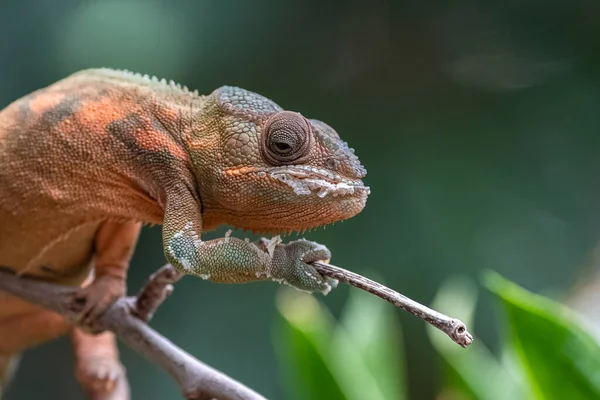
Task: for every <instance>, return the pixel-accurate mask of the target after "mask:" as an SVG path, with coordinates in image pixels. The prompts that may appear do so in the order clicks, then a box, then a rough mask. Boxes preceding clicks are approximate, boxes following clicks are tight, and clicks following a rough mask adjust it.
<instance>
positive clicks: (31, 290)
mask: <svg viewBox="0 0 600 400" xmlns="http://www.w3.org/2000/svg"><path fill="white" fill-rule="evenodd" d="M164 268H165V267H163V269H161V270H159V272H158V273H156V274H155V275H154V276H155V277H160V278H161V279H162V283H160V282H159V283H154V281H153V280H150V282H149V283H148V284H147V287H151V289H149V290H148V291H144V290H143V291H142V293H146V294H147V295H148V296H151V293H159V294H160V293H163V294H164V292H165V288H166V287H167V285H166V284H165V282H166V281H168V279H166V280H165V279H164V278H165V274H164V272H165V271H164ZM161 271H163V272H162V273H161ZM172 277H174V278H176V276H172ZM153 286H154V288H152V287H153ZM161 286H162V288H163V290H155V289H156V288H159V289H160V287H161ZM0 290H4V291H6V292H9V293H11V294H13V295H15V296H18V297H20V298H22V299H23V300H25V301H28V302H30V303H34V304H37V305H40V306H42V307H44V308H47V309H50V310H53V311H55V312H58V313H59V314H61V315H63V316H64V317H65V318H67V319H68V320H70V321H75V320H76V318H77V315H78V314H77V312H76V311H74V310H72V309H71V307H70V306H71V298H72V296H73V294H74V293H75V291H76V290H77V289H76V288H70V287H64V286H59V285H54V284H50V283H46V282H42V281H39V280H36V279H33V278H27V277H17V276H15V275H14V274H13V273H12V272H9V271H7V270H3V269H0ZM165 297H166V296H163V297H162V298H160V299H156V300H151V299H147V300H148V301H147V302H146V304H147V305H150V306H149V307H148V308H147V309H146V310H147V311H148V313H147V314H146V315H147V316H150V315H152V313H153V310H154V307H155V306H158V304H160V302H161V301H162V300H164V298H165ZM137 303H138V299H137V297H122V298H120V299H119V300H117V302H116V303H115V304H113V305H112V306H111V307H110V308H109V309H108V310H107V311H106V312H105V313H104V314H103V315H102V316H101V317H100V318H99V319H98V321H97V326H98V327H100V328H102V329H106V330H110V331H112V332H114V333H115V334H117V336H119V338H120V339H121V340H122V341H123V342H125V343H126V344H128V345H129V346H130V347H132V348H133V349H135V350H136V351H137V352H139V353H140V354H142V355H144V356H145V357H146V358H148V359H149V360H151V361H152V362H154V363H155V364H157V365H158V366H159V367H160V368H162V369H163V370H165V371H166V372H167V373H168V374H169V375H171V377H172V378H173V379H174V380H175V381H176V382H177V384H178V385H179V386H180V388H181V390H182V392H183V395H184V396H185V398H187V399H199V400H211V399H218V400H264V397H263V396H261V395H259V394H258V393H256V392H254V391H253V390H252V389H249V388H248V387H246V386H244V385H243V384H241V383H239V382H237V381H235V380H234V379H232V378H230V377H228V376H227V375H225V374H223V373H222V372H219V371H217V370H215V369H213V368H212V367H209V366H208V365H206V364H204V363H202V362H200V361H198V360H197V359H195V358H194V357H192V356H191V355H189V354H188V353H186V352H185V351H184V350H182V349H181V348H179V347H178V346H176V345H175V344H173V343H172V342H171V341H169V340H168V339H167V338H165V337H164V336H162V335H161V334H159V333H158V332H156V331H155V330H154V329H152V328H151V327H150V326H148V324H146V323H145V322H144V321H142V320H140V319H139V318H137V317H136V316H135V315H134V314H133V312H132V309H135V307H136V304H137ZM142 312H145V311H142Z"/></svg>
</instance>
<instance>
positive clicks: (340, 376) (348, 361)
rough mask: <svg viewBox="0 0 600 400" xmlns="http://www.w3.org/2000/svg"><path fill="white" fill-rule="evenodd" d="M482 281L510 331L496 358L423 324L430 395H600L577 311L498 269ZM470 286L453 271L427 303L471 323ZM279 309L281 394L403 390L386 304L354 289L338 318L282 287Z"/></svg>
mask: <svg viewBox="0 0 600 400" xmlns="http://www.w3.org/2000/svg"><path fill="white" fill-rule="evenodd" d="M485 283H486V286H487V287H488V288H489V289H490V290H491V291H492V292H493V293H494V294H495V295H496V296H497V299H498V300H499V302H500V303H501V304H502V306H503V309H504V318H503V326H504V327H505V328H506V329H505V330H506V333H507V336H506V337H505V342H504V344H503V347H502V348H501V349H500V356H499V357H497V356H495V355H494V354H492V352H491V351H490V350H489V349H488V348H487V347H486V346H485V344H483V343H482V342H481V341H480V340H478V339H477V338H475V342H474V343H473V344H472V345H471V346H470V347H469V348H467V349H463V348H460V347H458V346H457V345H456V344H455V343H454V342H452V341H451V340H450V339H449V338H448V337H447V336H446V335H445V334H444V333H442V332H440V331H439V330H437V329H436V328H434V327H432V326H428V327H427V328H428V329H427V330H428V334H429V339H430V341H431V343H432V344H433V345H434V347H435V348H436V350H437V351H438V353H439V355H440V356H441V358H442V359H443V360H444V368H443V369H442V372H443V375H444V379H443V381H444V383H443V384H442V387H441V389H440V393H439V395H438V397H437V398H438V399H440V400H442V399H443V400H446V399H452V400H514V399H519V400H528V399H531V400H564V399H586V400H590V399H599V398H600V390H599V389H600V386H599V383H600V380H599V378H600V375H598V372H599V371H600V345H599V343H598V342H597V341H596V340H595V339H594V338H593V337H592V335H591V334H590V333H589V332H588V331H587V330H586V328H584V327H583V325H582V323H581V321H580V319H579V317H577V314H576V313H575V312H574V311H573V310H570V309H568V308H566V307H565V306H564V305H562V304H561V303H558V302H555V301H553V300H550V299H548V298H546V297H542V296H540V295H536V294H533V293H531V292H529V291H527V290H525V289H523V288H521V287H519V286H517V285H516V284H514V283H512V282H510V281H508V280H506V279H505V278H502V277H501V276H500V275H497V274H495V273H491V272H489V273H488V274H487V275H486V279H485ZM476 292H477V290H476V287H475V286H474V285H473V283H472V282H471V281H469V280H466V279H452V280H449V281H448V282H446V283H445V284H444V285H443V287H442V288H441V290H440V291H439V293H438V294H437V296H436V299H435V301H434V304H433V306H434V307H435V308H437V309H438V310H441V309H445V310H448V312H449V313H450V312H451V313H453V315H461V319H463V321H464V322H466V323H467V325H468V326H469V325H471V324H472V323H473V310H474V304H475V303H476V301H477V293H476ZM279 311H280V313H281V316H282V318H281V322H280V324H279V325H278V327H277V328H278V329H277V332H276V334H277V339H278V340H277V341H276V343H277V345H278V347H279V354H280V365H281V368H282V370H283V373H284V376H285V382H287V384H288V386H287V389H288V392H287V397H286V398H289V399H328V400H329V399H330V400H358V399H365V398H368V399H388V400H389V399H398V400H401V399H405V398H407V397H406V393H407V390H406V378H405V375H404V372H405V371H404V369H405V365H404V363H405V360H404V359H403V357H402V356H401V352H400V351H399V345H400V344H401V336H400V330H399V326H398V324H399V322H398V320H397V317H396V315H395V314H394V313H393V312H392V310H391V307H390V306H389V305H388V304H386V303H384V302H383V301H381V300H379V299H377V298H375V297H373V296H371V295H368V294H364V293H361V292H358V291H356V292H353V293H352V294H351V296H350V299H349V300H348V304H346V306H345V307H344V314H343V316H342V317H341V319H340V320H339V321H336V320H335V319H334V318H333V317H332V316H331V315H330V314H329V312H328V311H327V309H326V308H325V307H324V306H323V305H322V304H321V302H319V301H317V300H316V299H314V298H313V297H308V296H307V295H304V294H298V293H292V292H287V291H286V293H283V294H282V295H281V297H280V302H279ZM457 313H458V314H457ZM431 378H432V380H433V379H435V376H431Z"/></svg>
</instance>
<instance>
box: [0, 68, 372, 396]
mask: <svg viewBox="0 0 600 400" xmlns="http://www.w3.org/2000/svg"><path fill="white" fill-rule="evenodd" d="M365 174H366V171H365V169H364V168H363V167H362V166H361V165H360V162H359V161H358V158H357V157H356V156H355V155H354V154H353V150H352V149H350V148H349V147H348V146H347V145H346V143H344V142H343V141H341V140H340V138H339V136H338V135H337V133H336V132H335V131H334V130H333V129H332V128H330V127H329V126H327V125H326V124H324V123H323V122H320V121H317V120H308V119H306V118H304V117H302V116H301V115H300V114H298V113H295V112H290V111H284V110H282V109H281V108H280V107H279V106H278V105H277V104H275V103H273V102H272V101H271V100H268V99H266V98H264V97H262V96H260V95H257V94H255V93H252V92H248V91H245V90H243V89H239V88H233V87H222V88H219V89H217V90H215V91H214V92H213V93H211V94H210V95H207V96H200V95H198V94H196V93H190V92H189V91H187V89H183V88H181V87H179V86H178V85H175V84H174V83H166V82H160V81H158V80H156V79H151V78H149V77H142V76H141V75H134V74H132V73H129V72H124V71H114V70H109V69H92V70H86V71H81V72H79V73H76V74H73V75H71V76H69V77H67V78H65V79H63V80H61V81H59V82H57V83H55V84H53V85H51V86H49V87H47V88H44V89H41V90H38V91H36V92H34V93H32V94H30V95H27V96H25V97H23V98H21V99H19V100H17V101H15V102H14V103H12V104H10V105H9V106H8V107H6V108H5V109H4V110H2V111H0V221H1V222H0V266H5V267H7V268H10V269H12V270H14V271H16V272H17V273H19V274H24V275H31V276H36V277H39V278H42V279H45V280H48V281H52V282H56V283H60V284H63V285H74V286H80V285H82V283H83V281H84V280H85V278H86V277H87V276H88V275H89V273H90V271H91V270H92V268H93V271H94V276H95V278H94V280H93V282H92V283H91V284H90V285H87V286H85V287H83V288H82V289H81V291H80V292H79V294H78V296H77V297H78V299H80V300H81V299H83V300H85V308H84V311H83V313H82V320H83V321H84V322H86V323H92V322H93V320H94V319H95V318H97V317H98V316H99V315H101V313H102V312H103V311H105V310H106V308H107V307H108V306H110V304H112V303H113V302H114V301H115V300H116V299H117V298H118V297H119V296H121V295H123V294H124V288H125V277H126V271H127V267H128V264H129V260H130V258H131V255H132V253H133V251H134V248H135V244H136V241H137V238H138V234H139V230H140V227H141V225H142V224H162V225H163V246H164V250H165V256H166V258H167V260H168V261H169V262H170V263H171V264H173V265H174V266H175V267H176V268H177V269H179V270H180V271H182V272H184V273H186V274H191V275H196V276H199V277H202V278H203V279H210V280H212V281H215V282H229V283H242V282H249V281H256V280H264V279H271V280H275V281H278V282H282V283H286V284H289V285H291V286H294V287H296V288H298V289H301V290H306V291H315V290H318V291H322V292H324V293H327V292H328V291H329V290H330V289H331V288H332V287H334V286H335V284H336V282H335V281H332V280H330V279H327V278H324V277H322V276H321V275H319V274H318V273H317V272H316V270H314V268H312V266H310V265H309V262H311V261H315V260H321V259H328V258H330V253H329V251H328V250H327V248H326V247H324V246H322V245H319V244H316V243H314V242H309V241H306V240H297V241H294V242H291V243H288V244H282V243H281V241H280V240H279V238H278V237H276V238H274V239H272V240H262V241H260V242H259V243H250V242H248V241H245V240H240V239H237V238H233V237H229V236H227V237H226V238H223V239H217V240H213V241H208V242H204V241H202V240H201V239H200V234H201V232H202V231H207V230H211V229H214V228H216V227H217V226H219V225H221V224H224V223H227V224H231V225H234V226H236V227H241V228H245V229H251V230H255V231H259V232H270V233H276V232H288V231H300V230H304V229H307V228H313V227H317V226H321V225H325V224H328V223H332V222H335V221H339V220H343V219H346V218H350V217H352V216H354V215H356V214H357V213H359V212H360V211H361V210H362V209H363V207H364V206H365V203H366V199H367V196H368V193H369V189H368V188H367V187H365V186H364V185H363V183H362V181H361V179H362V177H363V176H364V175H365ZM75 300H76V299H74V301H75ZM40 321H42V322H40ZM36 327H38V328H37V329H36ZM70 329H71V328H70V327H69V325H68V324H67V323H66V322H65V321H63V320H62V319H61V318H59V317H58V316H56V315H54V314H52V313H49V312H47V311H43V310H41V309H39V308H37V307H35V306H33V305H31V304H28V303H26V302H23V301H21V300H19V299H16V298H14V297H11V296H9V295H7V294H4V293H0V355H11V354H18V353H19V352H21V351H22V350H24V349H27V348H29V347H31V346H34V345H36V344H39V343H42V342H44V341H46V340H49V339H52V338H54V337H56V336H59V335H62V334H64V333H66V332H67V331H69V330H70ZM28 332H29V333H28ZM31 332H35V334H32V333H31ZM74 335H75V336H74V339H75V345H76V347H77V344H78V343H86V344H85V346H82V348H81V349H79V350H78V351H76V353H77V354H78V356H80V357H81V358H82V359H85V357H86V354H87V353H86V348H90V347H93V346H92V345H91V344H90V343H93V340H94V339H93V337H90V338H91V339H90V338H85V336H83V337H84V339H83V340H82V339H81V335H86V334H85V333H83V332H82V331H77V332H76V333H74ZM88 339H90V340H88ZM98 346H105V347H106V348H107V349H109V350H110V348H111V347H114V341H112V339H111V340H106V339H105V338H104V339H102V341H101V340H100V339H98ZM96 353H98V352H96ZM108 353H109V354H111V355H110V356H109V357H108V358H109V361H110V362H113V364H114V366H115V370H116V369H117V368H120V365H119V364H118V355H117V353H116V351H113V352H112V353H111V351H108ZM113 353H114V354H113ZM5 358H7V359H8V357H5ZM1 360H2V357H0V364H1ZM111 368H112V367H111ZM109 369H110V368H109ZM1 370H2V365H0V374H1ZM94 373H95V372H94V371H92V372H91V375H94ZM103 379H106V377H103ZM109 386H114V385H109Z"/></svg>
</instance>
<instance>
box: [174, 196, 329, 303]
mask: <svg viewBox="0 0 600 400" xmlns="http://www.w3.org/2000/svg"><path fill="white" fill-rule="evenodd" d="M201 229H202V216H201V214H200V204H199V203H198V201H197V200H196V199H195V197H194V196H193V195H192V194H191V193H190V192H189V191H187V190H180V191H177V192H176V194H174V193H173V194H171V196H169V197H168V198H167V205H166V210H165V219H164V222H163V246H164V249H165V256H166V258H167V260H168V261H169V262H170V263H171V264H172V265H173V266H174V267H175V268H176V269H178V270H179V271H181V272H183V273H185V274H189V275H195V276H199V277H201V278H203V279H209V280H211V281H213V282H222V283H245V282H252V281H259V280H273V281H277V282H280V283H285V284H288V285H290V286H293V287H295V288H296V289H299V290H304V291H308V292H313V291H321V292H323V293H325V294H327V293H328V292H329V291H330V290H331V289H332V288H333V287H335V286H336V285H337V281H335V280H333V279H330V278H327V277H324V276H322V275H320V274H319V273H318V272H317V271H316V270H315V269H314V267H312V266H311V265H310V264H309V263H310V262H313V261H318V260H328V259H330V258H331V253H330V252H329V250H328V249H327V248H326V247H325V246H323V245H320V244H318V243H315V242H310V241H308V240H296V241H293V242H290V243H288V244H282V243H281V241H280V239H279V237H276V238H273V239H271V240H269V239H262V240H260V241H259V242H256V243H252V242H250V241H248V240H241V239H237V238H234V237H230V236H229V235H227V236H225V237H224V238H221V239H215V240H210V241H202V240H201V239H200V232H201Z"/></svg>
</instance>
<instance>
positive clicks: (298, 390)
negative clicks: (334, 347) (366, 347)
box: [276, 289, 347, 400]
mask: <svg viewBox="0 0 600 400" xmlns="http://www.w3.org/2000/svg"><path fill="white" fill-rule="evenodd" d="M277 305H278V309H279V312H280V314H281V315H282V317H283V318H282V319H281V321H280V324H279V326H278V329H277V332H276V339H277V340H276V344H277V346H276V349H277V353H278V356H279V361H280V366H281V368H280V370H281V372H282V375H283V380H284V383H285V385H284V389H285V390H286V391H287V395H286V398H288V399H297V400H304V399H331V400H347V397H346V396H345V395H344V393H343V392H342V390H341V388H340V385H339V384H338V382H337V380H336V378H335V377H334V376H333V374H332V371H331V366H330V365H329V360H328V354H327V352H328V351H327V348H328V344H329V342H330V340H331V335H332V331H333V324H332V321H331V320H330V317H329V315H327V314H326V313H325V312H324V310H323V309H322V307H321V306H320V304H319V303H318V302H317V300H316V299H314V298H313V297H312V296H310V295H307V294H303V293H300V292H294V291H293V289H285V290H284V291H282V294H281V296H279V298H278V303H277Z"/></svg>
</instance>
